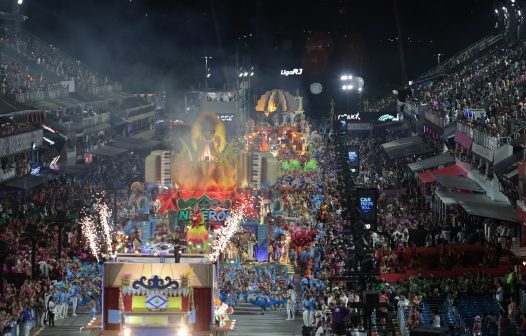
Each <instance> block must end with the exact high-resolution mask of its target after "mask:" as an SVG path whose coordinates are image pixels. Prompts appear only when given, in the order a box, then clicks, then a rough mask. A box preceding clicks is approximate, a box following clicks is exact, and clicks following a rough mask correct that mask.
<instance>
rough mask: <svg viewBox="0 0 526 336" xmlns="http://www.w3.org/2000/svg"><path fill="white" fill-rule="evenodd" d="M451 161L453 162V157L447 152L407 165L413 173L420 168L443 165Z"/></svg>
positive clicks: (420, 169)
mask: <svg viewBox="0 0 526 336" xmlns="http://www.w3.org/2000/svg"><path fill="white" fill-rule="evenodd" d="M451 163H455V158H454V157H453V155H450V154H449V153H443V154H440V155H438V156H434V157H432V158H429V159H425V160H420V161H417V162H413V163H410V164H408V167H409V169H411V171H412V172H413V173H415V172H419V171H422V170H426V169H431V168H435V167H438V166H445V165H448V164H451Z"/></svg>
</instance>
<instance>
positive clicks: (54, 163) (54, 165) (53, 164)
mask: <svg viewBox="0 0 526 336" xmlns="http://www.w3.org/2000/svg"><path fill="white" fill-rule="evenodd" d="M58 160H60V155H58V156H55V157H54V158H53V160H51V163H50V164H49V168H51V169H53V170H59V169H60V167H59V165H58Z"/></svg>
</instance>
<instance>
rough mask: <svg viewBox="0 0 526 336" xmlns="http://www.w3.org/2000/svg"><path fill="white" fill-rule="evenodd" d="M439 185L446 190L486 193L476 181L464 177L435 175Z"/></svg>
mask: <svg viewBox="0 0 526 336" xmlns="http://www.w3.org/2000/svg"><path fill="white" fill-rule="evenodd" d="M433 176H434V177H435V179H436V182H437V184H439V185H441V186H443V187H445V188H458V189H463V190H469V191H473V192H477V193H484V192H485V191H484V189H483V188H482V187H481V186H480V185H479V184H478V183H477V182H475V181H473V180H472V179H470V178H467V177H463V176H449V175H442V174H433Z"/></svg>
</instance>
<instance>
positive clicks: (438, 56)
mask: <svg viewBox="0 0 526 336" xmlns="http://www.w3.org/2000/svg"><path fill="white" fill-rule="evenodd" d="M436 56H437V65H440V56H444V54H441V53H438V54H436Z"/></svg>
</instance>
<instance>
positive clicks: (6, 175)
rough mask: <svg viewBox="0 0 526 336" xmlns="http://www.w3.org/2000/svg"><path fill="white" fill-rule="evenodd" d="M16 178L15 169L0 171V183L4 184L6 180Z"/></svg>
mask: <svg viewBox="0 0 526 336" xmlns="http://www.w3.org/2000/svg"><path fill="white" fill-rule="evenodd" d="M15 176H16V168H11V169H6V170H3V169H0V182H4V181H7V180H10V179H12V178H15Z"/></svg>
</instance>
